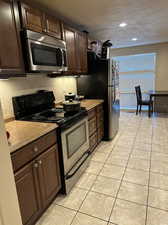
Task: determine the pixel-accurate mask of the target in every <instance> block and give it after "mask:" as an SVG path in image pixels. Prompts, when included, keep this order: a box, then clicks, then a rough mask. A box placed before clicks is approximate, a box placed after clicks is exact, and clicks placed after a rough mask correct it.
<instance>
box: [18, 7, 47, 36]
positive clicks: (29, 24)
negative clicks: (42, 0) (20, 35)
mask: <svg viewBox="0 0 168 225" xmlns="http://www.w3.org/2000/svg"><path fill="white" fill-rule="evenodd" d="M20 6H21V15H22V27H23V28H26V29H29V30H32V31H36V32H43V30H44V14H43V12H42V11H41V10H39V9H37V8H34V7H31V6H29V5H27V4H24V3H21V5H20Z"/></svg>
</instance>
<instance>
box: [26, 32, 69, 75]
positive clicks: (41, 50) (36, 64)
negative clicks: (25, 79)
mask: <svg viewBox="0 0 168 225" xmlns="http://www.w3.org/2000/svg"><path fill="white" fill-rule="evenodd" d="M22 42H23V49H24V52H23V53H24V56H25V62H26V69H27V70H28V72H53V73H60V72H63V71H67V69H68V68H67V52H66V43H65V42H64V41H62V40H58V39H56V38H54V37H50V36H48V35H45V34H42V33H38V32H33V31H30V30H25V31H23V33H22Z"/></svg>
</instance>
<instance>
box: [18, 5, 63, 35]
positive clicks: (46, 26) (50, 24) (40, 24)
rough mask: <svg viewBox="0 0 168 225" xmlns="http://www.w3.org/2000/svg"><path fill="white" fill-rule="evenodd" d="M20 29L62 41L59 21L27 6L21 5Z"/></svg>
mask: <svg viewBox="0 0 168 225" xmlns="http://www.w3.org/2000/svg"><path fill="white" fill-rule="evenodd" d="M20 9H21V19H22V28H26V29H29V30H32V31H35V32H41V33H46V34H48V35H50V36H53V37H55V38H58V39H62V25H61V21H60V20H58V19H57V18H55V17H54V16H51V15H49V14H46V13H45V12H44V11H42V10H40V9H39V8H35V7H32V6H30V5H28V4H25V3H21V4H20Z"/></svg>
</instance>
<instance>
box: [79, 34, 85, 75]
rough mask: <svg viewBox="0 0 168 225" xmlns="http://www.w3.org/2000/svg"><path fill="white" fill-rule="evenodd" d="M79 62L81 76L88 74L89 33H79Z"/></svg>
mask: <svg viewBox="0 0 168 225" xmlns="http://www.w3.org/2000/svg"><path fill="white" fill-rule="evenodd" d="M77 60H78V71H79V73H81V74H86V73H87V33H84V32H79V31H78V32H77Z"/></svg>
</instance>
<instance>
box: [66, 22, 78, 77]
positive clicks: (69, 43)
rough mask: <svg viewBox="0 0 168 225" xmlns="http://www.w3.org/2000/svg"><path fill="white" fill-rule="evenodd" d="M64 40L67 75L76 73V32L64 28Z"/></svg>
mask: <svg viewBox="0 0 168 225" xmlns="http://www.w3.org/2000/svg"><path fill="white" fill-rule="evenodd" d="M64 38H65V41H66V47H67V62H68V74H71V73H72V74H73V73H75V74H76V73H77V70H78V68H77V56H76V31H75V30H74V29H71V28H70V27H67V26H64Z"/></svg>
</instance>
